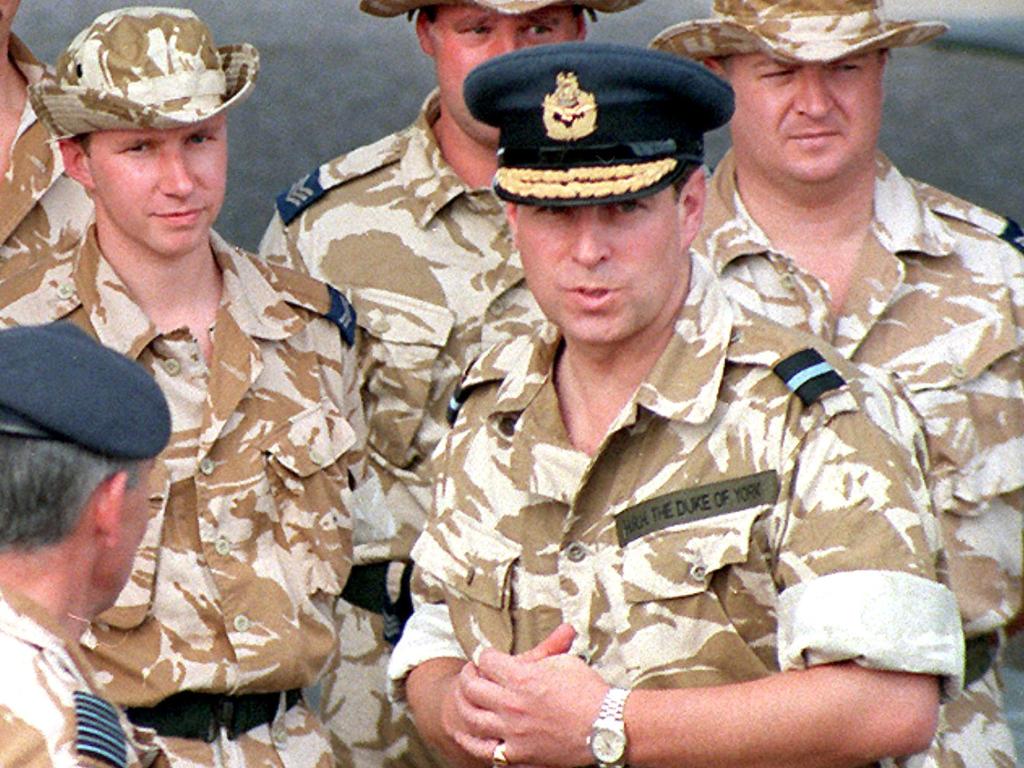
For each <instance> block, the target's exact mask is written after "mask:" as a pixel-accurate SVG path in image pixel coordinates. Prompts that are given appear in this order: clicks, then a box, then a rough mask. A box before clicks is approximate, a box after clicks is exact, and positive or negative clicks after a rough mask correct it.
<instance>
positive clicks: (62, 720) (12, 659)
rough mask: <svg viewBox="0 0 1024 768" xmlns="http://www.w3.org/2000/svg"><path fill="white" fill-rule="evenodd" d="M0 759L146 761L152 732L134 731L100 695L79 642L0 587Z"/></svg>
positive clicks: (66, 765) (41, 764) (31, 763)
mask: <svg viewBox="0 0 1024 768" xmlns="http://www.w3.org/2000/svg"><path fill="white" fill-rule="evenodd" d="M0 666H2V669H3V681H4V682H3V685H2V686H0V765H4V766H18V768H83V767H87V768H101V767H102V768H110V766H116V767H117V768H123V767H126V766H131V767H132V768H134V767H135V766H140V765H148V763H149V762H150V761H151V760H152V759H153V758H154V757H155V754H154V753H153V751H152V750H151V749H150V748H149V747H146V748H143V747H140V746H139V743H140V742H139V741H138V739H140V738H141V739H143V740H144V741H146V742H147V743H148V742H149V741H151V739H152V734H147V733H146V732H141V733H140V732H138V731H134V730H133V729H132V727H131V725H130V724H129V723H128V721H127V719H126V718H125V717H124V716H123V715H122V714H121V713H120V712H119V711H118V710H117V709H115V708H114V707H113V706H112V705H111V704H110V703H109V702H107V701H106V700H105V699H103V698H102V696H101V695H100V693H99V689H98V688H97V687H96V684H95V682H94V681H93V679H92V672H91V671H90V669H89V665H88V663H87V662H86V661H85V660H84V659H83V658H82V655H81V652H80V651H79V649H78V643H77V642H76V641H74V640H71V639H69V638H68V637H67V634H66V633H65V632H64V630H63V629H62V628H61V627H60V625H59V624H58V623H57V622H56V621H55V620H54V619H53V618H52V617H51V616H49V614H48V613H47V612H46V610H44V609H43V607H42V606H40V605H39V604H37V603H36V602H34V601H33V600H31V599H30V598H28V597H27V596H25V595H23V594H21V593H19V592H17V591H16V590H13V589H10V588H3V589H0Z"/></svg>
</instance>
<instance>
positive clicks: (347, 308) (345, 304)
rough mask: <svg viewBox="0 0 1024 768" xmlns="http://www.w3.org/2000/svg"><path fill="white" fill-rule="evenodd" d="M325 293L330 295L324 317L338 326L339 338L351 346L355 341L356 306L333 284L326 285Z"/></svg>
mask: <svg viewBox="0 0 1024 768" xmlns="http://www.w3.org/2000/svg"><path fill="white" fill-rule="evenodd" d="M327 293H328V294H329V295H330V297H331V308H330V309H329V310H328V311H327V314H325V315H324V317H326V318H327V319H328V320H330V321H331V322H332V323H334V324H335V325H336V326H338V329H339V330H340V331H341V338H343V339H344V340H345V343H346V344H348V346H350V347H351V346H352V345H353V344H355V343H356V308H355V307H353V306H352V304H351V303H350V302H349V300H348V299H346V298H345V297H344V296H343V295H342V293H341V291H339V290H338V289H337V288H335V287H334V286H333V285H328V286H327Z"/></svg>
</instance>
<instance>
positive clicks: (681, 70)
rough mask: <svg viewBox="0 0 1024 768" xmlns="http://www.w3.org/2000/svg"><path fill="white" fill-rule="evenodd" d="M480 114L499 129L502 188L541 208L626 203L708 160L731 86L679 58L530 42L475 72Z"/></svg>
mask: <svg viewBox="0 0 1024 768" xmlns="http://www.w3.org/2000/svg"><path fill="white" fill-rule="evenodd" d="M464 96H465V100H466V104H467V106H468V108H469V110H470V112H471V113H472V114H473V116H474V117H476V118H477V119H478V120H480V121H482V122H484V123H487V124H488V125H493V126H496V127H497V128H498V129H499V130H500V138H499V149H498V166H499V168H498V173H497V175H496V176H495V184H494V187H495V191H496V192H497V193H498V195H499V196H500V197H502V198H504V199H505V200H511V201H513V202H524V203H530V204H534V205H586V204H595V203H605V202H614V201H617V200H628V199H632V198H636V197H642V196H644V195H649V194H653V193H654V192H657V191H658V190H661V189H664V188H665V187H667V186H668V185H669V184H671V183H672V182H673V181H675V180H676V179H677V178H679V177H680V175H682V173H683V172H684V171H685V170H686V169H687V168H692V167H693V166H694V165H695V164H699V163H701V162H703V159H704V134H705V133H706V132H707V131H710V130H713V129H715V128H718V127H719V126H722V125H724V124H725V123H727V122H728V121H729V118H730V117H732V111H733V94H732V89H731V88H730V87H729V84H728V83H726V82H725V81H724V80H722V79H721V78H719V77H717V76H716V75H714V74H712V73H711V72H710V71H709V70H708V69H707V67H704V66H703V65H701V64H697V63H696V62H693V61H689V60H686V59H683V58H681V57H679V56H673V55H671V54H667V53H663V52H661V51H652V50H649V49H645V48H638V47H634V46H627V45H616V44H611V43H583V42H572V43H560V44H558V45H544V46H536V47H532V48H525V49H522V50H519V51H515V52H513V53H509V54H506V55H504V56H499V57H496V58H494V59H491V60H489V61H487V62H485V63H483V64H481V65H480V66H479V67H477V68H476V69H474V70H473V71H472V72H471V73H470V74H469V76H468V77H467V78H466V82H465V85H464Z"/></svg>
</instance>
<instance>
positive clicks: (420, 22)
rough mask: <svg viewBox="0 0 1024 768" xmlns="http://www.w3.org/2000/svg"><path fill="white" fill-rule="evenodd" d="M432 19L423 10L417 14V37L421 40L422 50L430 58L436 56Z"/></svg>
mask: <svg viewBox="0 0 1024 768" xmlns="http://www.w3.org/2000/svg"><path fill="white" fill-rule="evenodd" d="M431 23H432V22H431V21H430V19H428V18H427V14H425V13H424V12H423V11H422V10H421V11H419V12H418V13H417V14H416V39H417V40H419V41H420V50H422V51H423V52H424V53H425V54H427V56H429V57H430V58H434V52H435V51H434V38H433V37H432V36H431V34H430V33H431V28H430V25H431Z"/></svg>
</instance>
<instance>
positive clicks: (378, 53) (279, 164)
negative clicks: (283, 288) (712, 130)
mask: <svg viewBox="0 0 1024 768" xmlns="http://www.w3.org/2000/svg"><path fill="white" fill-rule="evenodd" d="M159 4H162V5H173V6H184V7H191V8H192V9H193V10H195V11H196V12H197V13H198V14H199V15H200V16H201V17H202V18H203V19H204V20H205V21H206V22H207V23H208V24H209V25H210V27H211V28H212V29H213V32H214V35H215V37H216V39H217V41H218V43H220V44H222V45H224V44H228V43H235V42H241V41H246V42H251V43H253V44H255V45H256V46H257V47H258V48H259V49H260V52H261V54H262V71H261V73H260V80H259V83H258V85H257V87H256V90H255V92H254V95H253V97H252V98H251V99H250V100H249V102H248V103H247V104H245V105H244V106H242V107H241V108H240V109H238V110H237V111H236V112H233V113H232V117H231V123H230V125H231V128H230V130H231V141H232V145H231V177H230V179H231V180H230V188H229V192H228V199H227V203H226V204H225V208H224V211H223V213H222V214H221V218H220V221H219V223H218V230H219V231H220V232H221V233H222V234H224V235H225V236H226V237H228V239H230V240H233V241H234V242H236V243H238V244H239V245H242V246H245V247H247V248H250V249H255V248H256V246H257V245H258V243H259V239H260V236H261V235H262V233H263V230H264V228H265V227H266V224H267V222H268V220H269V219H270V216H271V214H272V212H273V200H274V197H275V196H276V195H277V193H278V192H280V191H281V190H282V189H284V188H286V187H288V186H289V185H290V184H291V183H292V182H293V181H296V180H297V179H299V178H301V177H304V176H305V175H306V174H307V173H309V172H310V171H311V170H313V169H314V168H315V167H317V166H318V165H320V164H321V163H323V162H324V161H326V160H329V159H330V158H333V157H335V156H336V155H338V154H340V153H342V152H345V151H347V150H349V149H352V148H354V147H356V146H359V145H361V144H365V143H367V142H369V141H372V140H374V139H377V138H379V137H381V136H383V135H385V134H387V133H390V132H392V131H394V130H397V129H399V128H402V127H404V126H405V125H407V124H408V123H409V122H410V121H411V120H412V119H413V118H414V117H415V116H416V114H417V111H418V110H419V107H420V105H421V103H422V101H423V98H424V96H425V95H426V94H427V92H428V90H429V89H430V87H431V84H432V81H433V75H432V71H431V68H430V60H429V59H427V58H426V57H425V56H424V55H423V54H422V53H421V52H420V50H419V48H418V46H417V44H416V39H415V35H414V34H413V30H412V28H411V27H412V25H411V24H410V23H409V22H408V21H406V20H405V18H404V17H399V18H394V19H378V18H374V17H370V16H367V15H365V14H362V13H360V12H359V11H358V10H357V0H292V1H291V2H289V0H240V1H238V2H227V1H226V0H192V2H177V1H176V0H163V2H159ZM113 7H117V3H114V2H110V0H22V4H21V9H20V11H19V12H18V16H17V19H16V20H15V26H14V31H15V33H16V34H18V35H19V36H20V37H21V38H22V39H23V40H25V42H26V43H28V45H29V46H30V47H31V48H32V50H33V51H34V52H35V54H36V55H37V56H39V57H40V58H42V59H45V60H47V61H51V62H52V61H53V60H54V59H55V58H56V56H57V55H58V54H59V52H60V51H61V50H62V49H63V48H64V47H65V46H66V45H67V43H68V42H69V41H70V40H71V38H72V37H73V36H74V35H75V34H76V33H77V32H78V31H79V30H80V29H82V28H83V27H84V26H86V25H87V24H88V23H89V22H91V21H92V19H93V18H95V17H96V16H97V15H99V14H100V13H102V12H103V11H106V10H109V9H110V8H113ZM709 8H710V0H646V2H645V3H644V4H643V5H641V6H639V7H637V8H634V9H632V10H630V11H626V12H625V13H621V14H613V15H610V16H604V17H601V18H600V19H599V20H598V22H597V23H595V24H592V25H591V28H590V39H593V40H606V41H612V40H614V41H618V42H626V43H634V44H638V45H646V44H647V42H648V41H649V40H650V39H651V38H652V37H653V36H654V35H655V34H657V33H658V32H659V31H660V30H661V29H663V28H664V27H666V26H668V25H669V24H673V23H675V22H677V21H682V20H684V19H689V18H697V17H702V16H707V15H708V12H709ZM886 8H887V9H888V15H889V16H890V17H892V18H897V17H907V18H920V19H924V18H929V19H932V18H939V19H943V20H945V21H947V22H949V23H950V25H951V27H952V29H951V31H950V32H949V33H948V34H947V35H946V36H945V37H943V38H940V41H939V43H937V44H933V45H930V46H926V47H920V48H910V49H900V50H897V51H895V52H894V55H893V56H892V59H891V61H890V64H889V67H888V73H887V89H888V100H887V104H886V111H887V114H886V119H885V123H884V126H885V127H884V129H883V132H882V146H883V148H884V149H885V151H886V152H888V153H889V155H890V156H891V157H892V158H893V160H894V161H895V162H896V164H897V165H899V166H900V167H901V169H902V170H903V171H904V172H905V173H908V174H909V175H912V176H915V177H917V178H920V179H923V180H925V181H928V182H930V183H932V184H935V185H937V186H939V187H942V188H944V189H948V190H950V191H952V192H954V193H956V194H958V195H961V196H962V197H966V198H968V199H970V200H973V201H974V202H976V203H979V204H981V205H984V206H985V207H987V208H990V209H992V210H994V211H996V212H999V213H1002V214H1003V215H1006V216H1010V217H1012V218H1014V219H1017V220H1024V96H1022V93H1021V91H1022V86H1024V2H1022V0H973V1H972V2H969V3H968V2H964V1H963V0H889V2H887V3H886ZM727 145H728V135H727V133H726V132H725V131H721V132H719V134H718V135H715V136H713V137H712V138H711V140H710V141H709V159H710V160H711V161H712V162H714V161H715V160H717V158H718V157H720V156H721V154H722V152H724V151H725V148H726V146H727ZM1007 655H1008V657H1009V660H1010V661H1011V664H1012V666H1010V667H1008V668H1007V669H1006V682H1007V693H1008V696H1009V698H1010V701H1011V716H1012V717H1013V719H1014V727H1015V729H1016V733H1017V737H1018V751H1019V753H1020V756H1021V759H1022V760H1024V641H1022V640H1018V641H1017V642H1016V643H1014V644H1013V645H1011V647H1010V648H1009V652H1008V654H1007Z"/></svg>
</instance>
